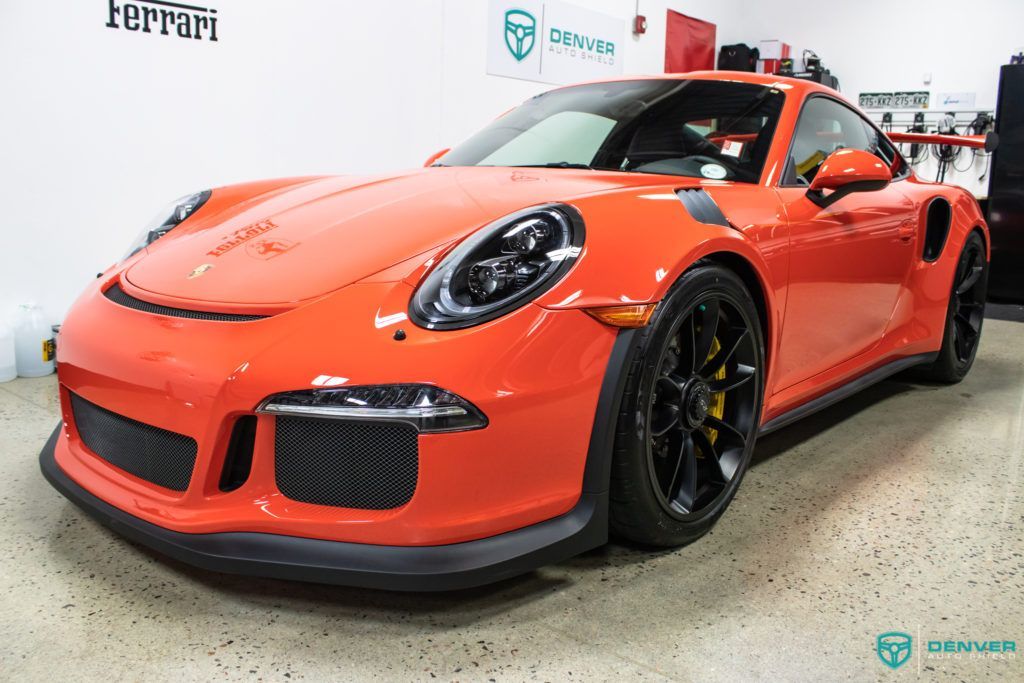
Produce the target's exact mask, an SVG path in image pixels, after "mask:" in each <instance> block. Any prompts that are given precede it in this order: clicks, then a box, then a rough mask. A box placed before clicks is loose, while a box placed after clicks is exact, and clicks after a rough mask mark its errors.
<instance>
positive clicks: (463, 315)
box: [409, 204, 585, 330]
mask: <svg viewBox="0 0 1024 683" xmlns="http://www.w3.org/2000/svg"><path fill="white" fill-rule="evenodd" d="M584 237H585V234H584V227H583V217H582V216H580V214H579V212H578V211H577V210H576V209H574V208H573V207H571V206H567V205H565V204H545V205H542V206H535V207H531V208H529V209H524V210H522V211H517V212H516V213H514V214H511V215H510V216H506V217H504V218H502V219H500V220H498V221H495V222H494V223H491V224H490V225H488V226H487V227H485V228H482V229H481V230H480V231H479V232H477V233H476V234H474V235H473V236H471V237H470V238H469V239H467V240H466V241H464V242H463V243H462V244H460V245H459V246H458V247H456V248H455V249H454V250H453V251H452V252H451V253H449V254H448V255H447V256H446V257H445V258H444V260H442V261H441V263H439V264H438V265H437V267H435V268H434V269H433V270H432V271H431V272H430V274H429V275H427V277H426V279H425V280H424V281H423V282H422V283H421V284H420V286H419V288H418V289H417V290H416V293H415V294H413V297H412V302H411V303H410V306H409V317H410V318H411V319H412V320H413V322H415V323H416V324H418V325H420V326H422V327H427V328H431V329H441V330H451V329H459V328H463V327H470V326H472V325H479V324H480V323H483V322H487V321H488V320H493V319H495V318H497V317H499V316H501V315H504V314H505V313H508V312H509V311H511V310H513V309H515V308H518V307H519V306H521V305H523V304H524V303H526V302H527V301H529V300H530V299H532V298H535V297H537V296H538V295H540V294H541V293H543V292H544V291H546V290H548V289H550V288H551V287H552V286H553V285H554V284H555V283H557V282H558V281H559V280H560V279H561V278H562V276H563V275H565V273H566V272H567V271H568V270H569V268H571V267H572V264H573V263H574V262H575V261H576V259H577V258H578V257H579V255H580V251H581V249H582V248H583V240H584Z"/></svg>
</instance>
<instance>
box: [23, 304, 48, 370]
mask: <svg viewBox="0 0 1024 683" xmlns="http://www.w3.org/2000/svg"><path fill="white" fill-rule="evenodd" d="M14 349H15V359H16V361H17V364H18V376H20V377H42V376H44V375H49V374H51V373H52V372H53V356H54V343H53V332H52V331H51V330H50V323H49V322H48V321H47V320H46V315H45V314H44V313H43V309H42V308H40V307H39V306H37V305H36V304H33V303H28V304H21V305H20V306H18V312H17V314H16V315H15V317H14Z"/></svg>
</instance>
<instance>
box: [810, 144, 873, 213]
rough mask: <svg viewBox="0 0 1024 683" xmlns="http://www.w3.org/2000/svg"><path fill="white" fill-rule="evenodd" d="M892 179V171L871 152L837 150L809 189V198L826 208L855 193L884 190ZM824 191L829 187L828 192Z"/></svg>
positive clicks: (825, 163) (824, 164)
mask: <svg viewBox="0 0 1024 683" xmlns="http://www.w3.org/2000/svg"><path fill="white" fill-rule="evenodd" d="M891 182H892V171H890V170H889V167H888V166H886V165H885V163H884V162H883V161H882V160H881V159H879V158H878V157H876V156H875V155H874V154H871V153H870V152H865V151H863V150H860V149H837V150H836V151H834V152H832V153H831V154H829V155H828V158H827V159H825V161H824V162H822V164H821V168H819V169H818V173H817V175H815V176H814V180H813V181H811V186H810V187H809V188H808V189H807V198H808V199H810V200H811V201H812V202H814V203H815V204H817V205H818V206H820V207H821V208H825V207H826V206H830V205H832V204H835V203H836V202H838V201H839V200H840V199H842V198H843V197H845V196H846V195H848V194H850V193H852V192H873V191H874V190H881V189H882V188H884V187H885V186H886V185H888V184H889V183H891ZM825 190H830V193H829V194H827V195H826V194H825Z"/></svg>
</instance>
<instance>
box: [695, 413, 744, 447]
mask: <svg viewBox="0 0 1024 683" xmlns="http://www.w3.org/2000/svg"><path fill="white" fill-rule="evenodd" d="M704 425H705V426H706V427H709V428H711V429H714V430H715V431H717V432H718V434H719V436H730V437H732V439H733V440H735V441H737V442H739V445H740V446H744V445H746V443H747V435H746V434H744V433H743V432H741V431H740V430H738V429H736V428H735V427H733V426H732V425H731V424H729V423H728V422H726V421H725V420H720V419H718V418H717V417H715V416H714V415H708V416H707V417H706V418H704Z"/></svg>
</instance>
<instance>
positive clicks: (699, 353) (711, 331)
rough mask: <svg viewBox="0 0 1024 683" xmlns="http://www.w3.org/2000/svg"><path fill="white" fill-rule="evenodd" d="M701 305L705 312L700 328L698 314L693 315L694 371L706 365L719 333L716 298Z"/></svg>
mask: <svg viewBox="0 0 1024 683" xmlns="http://www.w3.org/2000/svg"><path fill="white" fill-rule="evenodd" d="M701 306H703V307H704V312H703V314H702V317H701V326H700V330H699V331H698V330H697V327H696V325H697V316H696V314H694V315H693V317H692V319H691V320H692V321H693V322H692V323H691V324H692V325H693V326H694V329H693V372H697V368H699V367H701V366H702V365H704V364H705V363H706V362H707V360H708V356H710V355H711V348H712V346H713V345H714V343H715V335H716V334H717V333H718V316H719V307H718V302H717V301H716V300H714V299H712V300H710V301H706V302H704V303H703V304H701Z"/></svg>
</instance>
